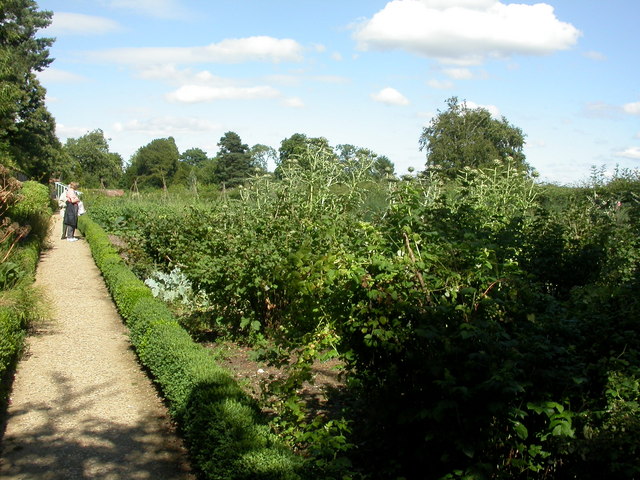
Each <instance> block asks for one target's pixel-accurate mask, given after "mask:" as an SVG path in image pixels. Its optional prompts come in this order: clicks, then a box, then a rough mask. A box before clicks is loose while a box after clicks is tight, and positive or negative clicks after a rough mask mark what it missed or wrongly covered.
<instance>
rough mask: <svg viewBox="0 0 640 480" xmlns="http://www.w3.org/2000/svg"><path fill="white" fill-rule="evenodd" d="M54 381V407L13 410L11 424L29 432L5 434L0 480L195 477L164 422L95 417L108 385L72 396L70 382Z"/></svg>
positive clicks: (42, 404)
mask: <svg viewBox="0 0 640 480" xmlns="http://www.w3.org/2000/svg"><path fill="white" fill-rule="evenodd" d="M51 380H52V382H53V384H55V386H56V389H57V392H58V395H57V397H56V402H55V404H54V405H52V404H50V403H47V402H46V400H45V401H41V400H35V399H34V400H33V401H30V402H27V403H26V404H24V405H21V406H19V407H18V408H10V409H9V412H8V415H7V417H8V418H7V421H8V422H12V424H18V425H19V424H21V423H22V424H23V425H22V426H23V427H25V428H23V429H20V432H19V433H15V435H12V433H11V432H9V431H8V432H5V436H4V437H3V438H2V439H1V441H0V478H2V479H3V480H13V479H15V480H18V479H20V480H22V479H29V480H70V479H109V480H125V479H126V480H136V479H141V480H142V479H152V478H157V479H167V480H174V479H175V480H187V479H190V480H193V478H195V477H194V476H193V474H191V473H190V469H189V466H188V465H187V464H186V463H185V461H184V458H186V455H185V452H184V451H183V448H182V445H181V444H180V443H179V442H178V441H177V440H172V439H173V436H171V435H167V430H166V429H163V428H162V427H160V426H159V425H163V424H164V425H165V426H167V425H168V421H167V419H166V418H164V417H161V418H158V417H154V414H152V413H148V414H147V415H143V416H142V417H141V418H138V419H137V420H136V421H135V422H133V423H132V422H131V421H127V422H126V424H125V423H117V419H115V418H114V419H113V420H112V419H110V417H109V412H108V411H106V412H105V411H104V409H102V410H99V415H91V414H90V412H91V408H92V407H95V406H96V405H97V404H98V403H101V402H103V401H104V395H105V394H106V395H108V393H104V390H105V387H107V386H105V385H98V386H92V387H89V388H87V389H84V390H82V391H76V392H73V390H72V388H71V386H72V381H71V379H70V378H68V377H66V376H64V375H61V374H53V375H52V379H51ZM107 392H108V389H107ZM107 410H108V407H107ZM133 413H134V412H132V415H133ZM136 415H138V414H137V413H136Z"/></svg>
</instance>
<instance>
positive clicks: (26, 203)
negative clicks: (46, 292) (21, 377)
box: [0, 167, 51, 409]
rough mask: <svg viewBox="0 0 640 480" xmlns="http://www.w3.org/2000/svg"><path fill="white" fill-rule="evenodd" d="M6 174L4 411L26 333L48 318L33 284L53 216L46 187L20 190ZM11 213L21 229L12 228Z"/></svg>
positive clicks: (1, 298) (0, 392)
mask: <svg viewBox="0 0 640 480" xmlns="http://www.w3.org/2000/svg"><path fill="white" fill-rule="evenodd" d="M1 170H2V182H1V183H2V202H0V214H1V215H0V216H1V217H2V219H3V223H2V228H1V229H0V234H1V235H2V237H3V240H2V256H3V259H2V261H1V262H0V409H2V408H4V405H5V402H6V400H7V398H8V392H9V390H10V386H11V374H12V371H13V368H14V367H15V364H16V362H17V360H18V358H19V356H20V354H21V352H22V349H23V340H24V337H25V333H26V329H27V328H28V327H29V326H30V325H31V324H32V323H33V322H34V321H36V320H37V319H38V318H40V317H41V316H42V312H43V307H42V304H41V297H40V295H39V294H38V293H37V292H36V290H35V289H34V288H33V287H32V284H33V279H34V275H35V270H36V265H37V262H38V258H39V253H40V250H41V248H42V244H43V242H44V239H45V233H46V232H47V225H48V220H49V218H50V213H51V212H50V210H49V208H48V207H49V198H48V192H47V188H46V187H45V186H44V185H40V184H37V183H35V182H25V183H23V184H20V183H19V182H17V181H15V179H13V178H12V177H10V176H9V175H8V172H7V171H6V170H5V169H4V167H2V169H1ZM8 213H10V214H11V215H12V217H13V219H15V220H17V221H19V222H20V223H18V222H11V220H9V217H8V216H6V215H7V214H8ZM26 222H30V223H26ZM21 225H22V226H21ZM29 232H31V233H32V234H29Z"/></svg>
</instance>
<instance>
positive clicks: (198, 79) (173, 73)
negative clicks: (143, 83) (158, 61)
mask: <svg viewBox="0 0 640 480" xmlns="http://www.w3.org/2000/svg"><path fill="white" fill-rule="evenodd" d="M136 77H138V78H142V79H145V80H160V81H164V82H167V83H169V84H170V85H215V86H218V87H220V86H230V85H233V84H234V83H235V82H234V81H233V80H230V79H226V78H223V77H219V76H216V75H213V74H212V73H211V72H210V71H208V70H200V71H197V72H194V71H193V70H191V69H188V68H187V69H179V68H177V67H176V66H175V65H173V64H165V65H146V66H143V67H142V68H141V69H140V70H139V71H138V72H137V73H136Z"/></svg>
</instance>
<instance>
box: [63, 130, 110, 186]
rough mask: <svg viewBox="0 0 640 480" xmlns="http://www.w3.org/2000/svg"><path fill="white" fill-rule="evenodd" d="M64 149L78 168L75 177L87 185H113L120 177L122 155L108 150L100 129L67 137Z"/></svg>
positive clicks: (107, 144)
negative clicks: (79, 135)
mask: <svg viewBox="0 0 640 480" xmlns="http://www.w3.org/2000/svg"><path fill="white" fill-rule="evenodd" d="M64 151H65V153H66V154H67V155H68V156H69V158H70V159H71V160H72V162H73V164H74V165H75V166H77V168H78V170H77V173H76V178H77V179H78V180H80V181H81V182H82V184H84V185H86V186H88V187H110V186H114V185H115V184H116V183H118V182H119V181H120V177H122V157H121V156H120V155H119V154H117V153H111V152H109V143H108V142H107V139H106V138H104V132H103V131H102V130H100V129H97V130H94V131H92V132H88V133H86V134H85V135H83V136H82V137H79V138H69V139H67V143H66V144H65V147H64Z"/></svg>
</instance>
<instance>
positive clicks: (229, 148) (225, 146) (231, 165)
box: [215, 132, 255, 187]
mask: <svg viewBox="0 0 640 480" xmlns="http://www.w3.org/2000/svg"><path fill="white" fill-rule="evenodd" d="M218 147H220V150H219V151H218V155H216V172H215V173H216V177H217V178H218V181H219V182H221V183H223V184H224V185H225V186H226V187H233V186H237V185H240V184H242V183H243V182H245V181H246V179H248V178H249V177H251V176H252V175H253V174H254V173H255V172H254V169H253V166H252V164H251V154H250V153H249V146H248V145H246V144H244V143H242V140H241V139H240V135H238V134H237V133H235V132H227V133H225V134H224V135H223V136H222V137H221V138H220V141H219V142H218Z"/></svg>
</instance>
